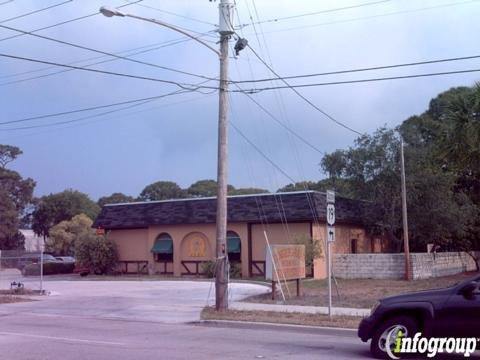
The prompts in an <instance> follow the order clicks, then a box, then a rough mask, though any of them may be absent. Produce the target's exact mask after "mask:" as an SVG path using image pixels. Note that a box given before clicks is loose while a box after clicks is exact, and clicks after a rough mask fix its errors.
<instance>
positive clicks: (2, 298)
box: [0, 295, 32, 304]
mask: <svg viewBox="0 0 480 360" xmlns="http://www.w3.org/2000/svg"><path fill="white" fill-rule="evenodd" d="M25 301H32V300H30V299H27V298H24V297H21V296H16V295H0V304H12V303H16V302H25Z"/></svg>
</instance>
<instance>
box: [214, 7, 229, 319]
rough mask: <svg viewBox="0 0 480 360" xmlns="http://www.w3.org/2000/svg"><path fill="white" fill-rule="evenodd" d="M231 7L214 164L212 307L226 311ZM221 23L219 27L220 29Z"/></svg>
mask: <svg viewBox="0 0 480 360" xmlns="http://www.w3.org/2000/svg"><path fill="white" fill-rule="evenodd" d="M231 10H232V4H231V1H229V0H222V1H221V3H220V6H219V11H220V28H219V31H220V83H219V85H220V86H219V103H218V163H217V219H216V220H217V228H216V240H217V244H216V248H217V249H216V250H217V267H216V270H217V271H216V276H215V308H216V310H220V311H224V310H226V309H227V308H228V256H227V169H228V162H227V144H228V143H227V129H228V94H227V91H228V41H229V39H230V35H231V33H232V30H233V29H232V28H231V27H230V24H228V23H226V21H227V20H229V19H231V16H230V11H231ZM222 22H223V26H222Z"/></svg>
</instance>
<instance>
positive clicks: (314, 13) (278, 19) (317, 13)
mask: <svg viewBox="0 0 480 360" xmlns="http://www.w3.org/2000/svg"><path fill="white" fill-rule="evenodd" d="M389 1H391V0H381V1H373V2H368V3H362V4H357V5H352V6H345V7H340V8H335V9H327V10H320V11H314V12H310V13H305V14H299V15H291V16H285V17H279V18H273V19H268V20H261V21H257V22H255V23H252V24H242V27H245V26H249V25H253V24H255V25H259V24H266V23H272V22H278V21H282V20H291V19H296V18H300V17H305V16H313V15H319V14H326V13H331V12H337V11H343V10H349V9H355V8H360V7H364V6H372V5H377V4H381V3H386V2H389Z"/></svg>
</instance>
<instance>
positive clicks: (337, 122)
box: [247, 45, 363, 135]
mask: <svg viewBox="0 0 480 360" xmlns="http://www.w3.org/2000/svg"><path fill="white" fill-rule="evenodd" d="M247 46H248V47H249V49H250V50H252V52H253V54H254V55H255V56H256V57H257V58H258V60H260V61H261V62H262V63H263V64H264V65H265V66H266V67H267V68H268V69H269V70H270V71H271V72H272V73H273V74H274V75H275V76H276V77H278V79H279V80H281V81H282V82H283V83H284V84H285V85H286V87H288V88H290V89H292V91H293V92H294V93H295V94H297V95H298V96H299V97H300V98H302V99H303V100H304V101H305V102H306V103H307V104H309V105H310V106H311V107H313V108H314V109H315V110H317V111H318V112H320V113H321V114H323V115H324V116H326V117H327V118H328V119H330V120H331V121H333V122H334V123H336V124H337V125H340V126H341V127H343V128H345V129H347V130H349V131H351V132H353V133H355V134H358V135H363V134H362V133H361V132H359V131H357V130H355V129H353V128H351V127H350V126H348V125H346V124H344V123H342V122H341V121H338V120H337V119H335V118H334V117H333V116H331V115H330V114H328V113H327V112H325V111H323V110H322V109H321V108H319V107H318V106H317V105H315V104H314V103H313V102H311V101H310V100H309V99H307V98H306V97H305V96H303V95H302V94H301V93H300V92H298V90H297V89H295V88H294V87H292V86H291V85H290V84H289V83H288V82H287V81H286V80H284V79H282V77H281V76H280V75H278V74H277V72H276V71H275V70H273V69H272V67H271V66H270V65H268V64H267V63H266V62H265V60H263V59H262V58H261V57H260V56H259V55H258V54H257V52H256V51H255V50H254V49H253V48H252V47H251V46H250V45H247ZM272 88H273V87H272ZM278 88H279V89H280V88H282V87H278Z"/></svg>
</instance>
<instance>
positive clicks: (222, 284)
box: [100, 0, 241, 311]
mask: <svg viewBox="0 0 480 360" xmlns="http://www.w3.org/2000/svg"><path fill="white" fill-rule="evenodd" d="M234 8H235V5H234V0H220V4H219V27H218V32H219V33H220V51H218V50H216V49H214V48H213V47H211V46H210V45H208V44H207V43H205V42H204V41H202V40H200V39H199V38H197V37H195V36H193V35H192V34H190V33H188V32H186V31H183V30H182V29H179V28H177V27H176V26H173V25H170V24H167V23H165V22H163V21H160V20H156V19H149V18H144V17H141V16H137V15H132V14H127V13H124V12H121V11H119V10H117V9H113V8H110V7H107V6H102V7H101V8H100V12H101V13H102V14H103V15H105V16H106V17H112V16H120V17H130V18H134V19H138V20H143V21H148V22H151V23H154V24H157V25H160V26H163V27H166V28H169V29H171V30H174V31H176V32H179V33H181V34H183V35H185V36H188V37H189V38H191V39H193V40H195V41H197V42H198V43H200V44H202V45H204V46H205V47H207V48H209V49H210V50H212V51H213V52H215V53H216V54H217V55H218V57H219V60H220V81H219V87H218V100H219V101H218V163H217V218H216V267H215V269H216V271H215V307H216V309H217V310H222V311H223V310H226V309H227V308H228V267H229V266H228V253H227V129H228V96H227V92H228V41H229V39H230V37H231V35H232V34H234V33H235V30H234V28H233V19H234V16H233V15H234ZM240 50H241V49H240ZM237 51H239V50H238V49H237Z"/></svg>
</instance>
